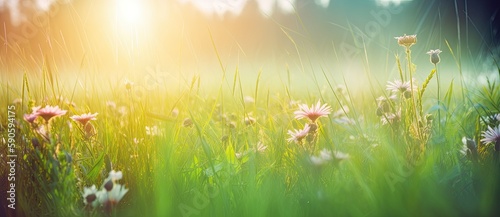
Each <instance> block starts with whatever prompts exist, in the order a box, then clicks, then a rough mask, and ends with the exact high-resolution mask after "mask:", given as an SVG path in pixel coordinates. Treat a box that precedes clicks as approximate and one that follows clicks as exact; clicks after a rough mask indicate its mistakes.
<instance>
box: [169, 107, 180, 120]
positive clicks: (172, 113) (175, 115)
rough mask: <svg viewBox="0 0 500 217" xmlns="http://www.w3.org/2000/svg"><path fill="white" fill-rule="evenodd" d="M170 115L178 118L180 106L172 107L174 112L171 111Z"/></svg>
mask: <svg viewBox="0 0 500 217" xmlns="http://www.w3.org/2000/svg"><path fill="white" fill-rule="evenodd" d="M170 116H171V117H173V118H176V117H177V116H179V109H178V108H174V109H172V112H171V113H170Z"/></svg>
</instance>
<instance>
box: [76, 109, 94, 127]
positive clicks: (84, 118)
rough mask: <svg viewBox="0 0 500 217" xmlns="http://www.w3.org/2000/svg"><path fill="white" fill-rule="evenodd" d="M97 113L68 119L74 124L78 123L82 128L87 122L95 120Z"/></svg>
mask: <svg viewBox="0 0 500 217" xmlns="http://www.w3.org/2000/svg"><path fill="white" fill-rule="evenodd" d="M97 115H98V113H94V114H91V113H90V112H89V113H87V114H82V115H73V116H71V117H70V118H71V119H73V120H74V121H76V122H79V123H80V124H82V125H83V126H85V125H87V123H88V122H89V121H92V120H96V116H97Z"/></svg>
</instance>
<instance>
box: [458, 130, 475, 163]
mask: <svg viewBox="0 0 500 217" xmlns="http://www.w3.org/2000/svg"><path fill="white" fill-rule="evenodd" d="M462 143H463V146H462V149H461V150H460V153H462V154H463V155H465V156H466V157H469V158H472V159H473V160H476V159H477V145H476V142H475V141H474V140H472V139H469V138H467V137H465V136H464V137H463V138H462Z"/></svg>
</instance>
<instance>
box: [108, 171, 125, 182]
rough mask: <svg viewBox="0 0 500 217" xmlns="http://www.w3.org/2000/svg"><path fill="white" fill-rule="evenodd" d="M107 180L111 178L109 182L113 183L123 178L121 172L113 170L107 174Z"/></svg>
mask: <svg viewBox="0 0 500 217" xmlns="http://www.w3.org/2000/svg"><path fill="white" fill-rule="evenodd" d="M108 178H111V180H113V181H117V180H120V179H122V178H123V173H122V171H118V172H117V171H114V170H111V172H109V177H108Z"/></svg>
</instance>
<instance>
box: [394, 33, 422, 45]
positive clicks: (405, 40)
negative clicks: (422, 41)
mask: <svg viewBox="0 0 500 217" xmlns="http://www.w3.org/2000/svg"><path fill="white" fill-rule="evenodd" d="M394 38H395V39H397V40H398V44H399V45H401V46H403V47H406V48H407V49H408V48H410V47H411V46H412V45H414V44H415V43H417V35H406V34H404V35H403V36H399V37H394Z"/></svg>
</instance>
